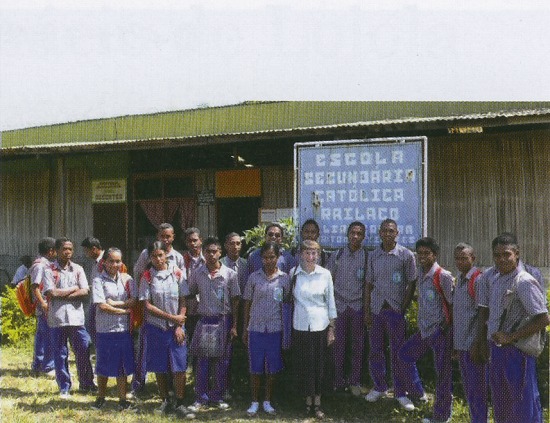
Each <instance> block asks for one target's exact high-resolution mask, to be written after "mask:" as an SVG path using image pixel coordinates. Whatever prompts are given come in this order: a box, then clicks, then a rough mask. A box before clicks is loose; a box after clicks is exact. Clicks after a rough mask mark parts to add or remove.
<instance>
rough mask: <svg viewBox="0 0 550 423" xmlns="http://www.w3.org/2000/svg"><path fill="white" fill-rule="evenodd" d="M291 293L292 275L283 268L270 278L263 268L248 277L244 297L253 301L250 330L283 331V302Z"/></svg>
mask: <svg viewBox="0 0 550 423" xmlns="http://www.w3.org/2000/svg"><path fill="white" fill-rule="evenodd" d="M289 294H290V277H289V276H288V275H287V274H286V273H284V272H283V271H281V270H278V271H277V274H276V275H275V276H274V277H273V278H271V279H268V278H267V276H266V274H265V272H264V271H263V269H260V270H257V271H255V272H254V273H252V274H251V275H250V276H249V277H248V283H247V284H246V288H245V290H244V294H243V299H244V300H248V301H252V304H251V307H250V320H249V323H248V330H249V331H251V332H262V333H264V332H269V333H273V332H281V331H282V330H283V319H282V304H283V301H284V300H285V299H286V298H287V297H288V296H289Z"/></svg>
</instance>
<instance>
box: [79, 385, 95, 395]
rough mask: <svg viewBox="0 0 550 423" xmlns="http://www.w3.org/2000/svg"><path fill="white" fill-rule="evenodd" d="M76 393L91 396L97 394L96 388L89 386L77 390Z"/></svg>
mask: <svg viewBox="0 0 550 423" xmlns="http://www.w3.org/2000/svg"><path fill="white" fill-rule="evenodd" d="M78 392H80V393H81V394H93V393H96V392H97V386H96V385H91V386H87V387H85V388H78Z"/></svg>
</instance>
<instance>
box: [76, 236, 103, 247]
mask: <svg viewBox="0 0 550 423" xmlns="http://www.w3.org/2000/svg"><path fill="white" fill-rule="evenodd" d="M80 246H81V247H84V248H93V247H96V248H99V249H100V250H101V249H102V248H101V242H99V239H97V238H94V237H93V236H89V237H86V238H84V241H82V243H81V244H80Z"/></svg>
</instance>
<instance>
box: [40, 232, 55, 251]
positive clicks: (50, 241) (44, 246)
mask: <svg viewBox="0 0 550 423" xmlns="http://www.w3.org/2000/svg"><path fill="white" fill-rule="evenodd" d="M51 249H54V250H55V238H52V237H51V236H47V237H46V238H42V239H41V240H40V241H39V242H38V254H40V255H44V254H48V253H49V251H50V250H51Z"/></svg>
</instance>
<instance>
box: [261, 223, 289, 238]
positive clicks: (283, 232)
mask: <svg viewBox="0 0 550 423" xmlns="http://www.w3.org/2000/svg"><path fill="white" fill-rule="evenodd" d="M271 228H279V229H280V230H281V235H282V236H285V230H284V229H283V227H282V226H281V225H280V224H279V223H270V224H268V225H267V226H266V227H265V234H266V235H267V233H268V232H269V230H270V229H271Z"/></svg>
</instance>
